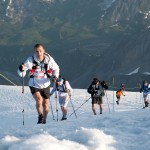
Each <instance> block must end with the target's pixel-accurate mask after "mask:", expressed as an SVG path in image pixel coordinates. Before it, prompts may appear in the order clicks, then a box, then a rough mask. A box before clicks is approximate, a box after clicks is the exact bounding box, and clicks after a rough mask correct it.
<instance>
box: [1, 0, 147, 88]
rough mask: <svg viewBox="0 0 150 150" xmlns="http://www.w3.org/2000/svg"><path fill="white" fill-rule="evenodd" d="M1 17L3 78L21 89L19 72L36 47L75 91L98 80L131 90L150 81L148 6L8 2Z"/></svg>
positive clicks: (66, 0)
mask: <svg viewBox="0 0 150 150" xmlns="http://www.w3.org/2000/svg"><path fill="white" fill-rule="evenodd" d="M0 11H1V13H0V28H1V31H0V35H1V38H0V54H1V55H0V64H1V65H0V72H1V73H3V74H4V75H6V76H7V77H9V78H10V79H12V80H14V82H17V83H18V84H20V83H21V82H20V79H19V78H18V75H17V71H16V70H17V67H18V65H19V64H20V63H22V62H23V61H25V59H26V58H27V57H28V56H30V55H32V53H33V46H34V45H35V44H36V43H42V44H44V45H45V48H46V50H47V52H49V53H50V54H51V55H52V56H53V57H54V59H56V62H57V63H58V64H59V66H60V69H61V74H62V75H64V76H65V77H66V78H67V79H68V80H70V81H71V84H72V86H73V87H75V88H86V87H87V86H88V85H89V83H90V82H91V80H92V78H93V77H98V78H100V80H106V81H107V82H108V83H109V84H112V80H113V78H115V84H116V86H119V85H120V84H121V83H122V82H124V83H125V84H126V85H127V86H128V87H132V86H135V85H137V83H138V82H142V80H143V79H147V80H148V79H149V77H148V76H147V75H144V74H143V73H144V72H150V69H149V65H148V64H149V58H150V52H149V47H150V44H149V38H150V37H149V31H150V30H149V28H150V1H148V0H101V1H100V0H94V1H93V0H54V1H52V2H50V1H46V0H45V1H42V0H37V1H36V2H35V0H24V1H19V0H15V1H12V3H11V4H10V1H9V0H5V1H1V2H0ZM137 68H139V72H138V73H136V74H132V75H130V76H127V75H126V74H129V73H131V72H132V71H134V70H135V69H137ZM26 80H28V79H26ZM0 81H1V84H8V83H7V82H5V81H4V80H3V79H0ZM26 84H27V83H26Z"/></svg>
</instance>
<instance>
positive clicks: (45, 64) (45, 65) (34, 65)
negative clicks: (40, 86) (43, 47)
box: [30, 53, 50, 78]
mask: <svg viewBox="0 0 150 150" xmlns="http://www.w3.org/2000/svg"><path fill="white" fill-rule="evenodd" d="M44 55H45V56H47V58H48V62H47V63H44V66H43V67H42V68H44V70H45V73H44V74H46V75H47V77H48V78H49V77H50V76H49V74H47V66H48V63H49V61H50V56H49V55H48V54H47V53H44ZM44 60H45V58H44V59H43V62H44ZM32 63H33V67H32V70H35V69H37V67H38V66H39V65H38V63H37V62H36V61H35V60H34V56H32ZM30 78H34V75H33V74H32V75H30Z"/></svg>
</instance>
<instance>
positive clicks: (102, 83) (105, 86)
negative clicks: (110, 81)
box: [101, 81, 108, 90]
mask: <svg viewBox="0 0 150 150" xmlns="http://www.w3.org/2000/svg"><path fill="white" fill-rule="evenodd" d="M101 86H102V87H103V88H104V89H105V90H107V89H108V85H107V83H106V82H105V81H102V82H101Z"/></svg>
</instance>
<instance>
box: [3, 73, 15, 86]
mask: <svg viewBox="0 0 150 150" xmlns="http://www.w3.org/2000/svg"><path fill="white" fill-rule="evenodd" d="M0 76H1V77H3V78H4V79H5V80H7V81H8V82H10V83H11V84H13V85H15V86H17V85H16V84H15V83H13V82H12V81H10V80H9V79H8V78H6V77H5V76H4V75H2V74H0Z"/></svg>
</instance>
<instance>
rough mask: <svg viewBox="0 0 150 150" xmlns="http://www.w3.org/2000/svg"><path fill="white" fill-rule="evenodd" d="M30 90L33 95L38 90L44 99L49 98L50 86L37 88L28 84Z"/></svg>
mask: <svg viewBox="0 0 150 150" xmlns="http://www.w3.org/2000/svg"><path fill="white" fill-rule="evenodd" d="M30 91H31V93H32V95H34V94H35V93H36V92H40V93H41V96H42V97H43V98H44V99H49V98H50V86H48V87H47V88H43V89H38V88H35V87H31V86H30Z"/></svg>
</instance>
